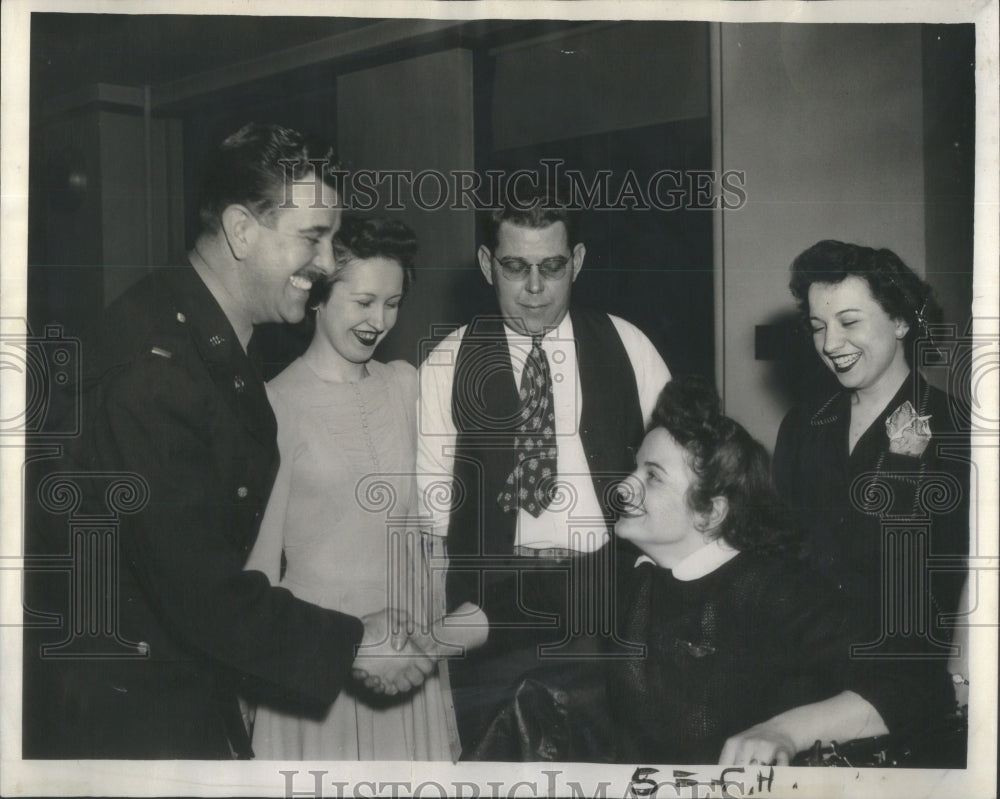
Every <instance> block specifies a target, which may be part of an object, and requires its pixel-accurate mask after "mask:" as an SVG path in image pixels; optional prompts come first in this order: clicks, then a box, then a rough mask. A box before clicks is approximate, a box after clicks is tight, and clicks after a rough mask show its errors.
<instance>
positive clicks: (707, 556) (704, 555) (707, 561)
mask: <svg viewBox="0 0 1000 799" xmlns="http://www.w3.org/2000/svg"><path fill="white" fill-rule="evenodd" d="M738 554H740V551H739V550H738V549H733V548H732V547H731V546H729V544H727V543H726V542H725V541H723V540H722V539H721V538H716V539H713V540H712V541H709V542H708V543H707V544H705V545H704V546H701V547H698V549H696V550H695V551H694V552H692V553H691V554H690V555H688V556H687V557H685V558H684V559H683V560H681V562H680V563H678V564H677V565H676V566H674V568H673V569H671V570H670V571H671V573H672V574H673V576H674V579H676V580H681V581H683V582H689V581H691V580H697V579H699V578H701V577H704V576H705V575H707V574H711V573H712V572H714V571H715V570H716V569H718V568H719V567H720V566H722V565H723V564H724V563H728V562H729V561H731V560H732V559H733V558H735V557H736V556H737V555H738ZM643 563H652V564H653V565H654V566H655V565H656V561H654V560H653V559H652V558H651V557H649V555H640V556H639V557H638V558H636V561H635V565H636V566H637V567H638V566H641V565H642V564H643Z"/></svg>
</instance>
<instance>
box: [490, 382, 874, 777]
mask: <svg viewBox="0 0 1000 799" xmlns="http://www.w3.org/2000/svg"><path fill="white" fill-rule="evenodd" d="M636 461H637V465H636V470H635V472H633V474H632V475H631V476H630V477H629V478H628V479H627V480H626V481H625V482H624V483H623V484H622V492H621V493H622V511H623V512H622V515H621V517H620V518H619V520H618V522H617V524H616V526H615V532H616V534H617V537H618V538H619V539H624V540H625V541H626V542H630V543H631V544H634V545H635V547H637V548H638V551H636V550H634V549H631V548H630V547H629V546H628V544H624V543H622V542H621V541H619V542H618V546H619V555H618V557H617V563H618V570H619V577H618V586H619V593H618V610H619V619H620V621H619V625H618V633H619V638H620V639H623V640H625V641H629V642H633V643H636V644H641V645H643V646H644V648H645V652H644V654H643V655H641V656H638V657H636V656H633V657H628V658H620V657H616V658H613V659H611V658H609V659H606V660H603V661H601V662H599V663H591V664H590V665H589V674H587V673H581V670H577V671H576V672H575V673H573V674H570V673H567V672H566V671H563V672H562V673H559V672H558V671H557V670H556V669H552V670H550V671H549V672H548V673H547V674H534V675H532V679H531V680H530V681H528V682H526V683H525V685H524V689H525V690H524V691H522V692H520V693H519V696H518V697H517V698H516V700H515V702H516V703H518V704H517V706H515V707H508V708H506V709H505V710H504V712H503V713H502V714H501V716H500V717H498V718H497V719H496V721H495V723H494V725H493V727H492V728H491V730H490V733H489V734H488V735H487V738H486V740H487V741H488V742H489V745H490V746H491V747H492V750H493V751H482V750H481V751H480V752H478V753H477V756H478V757H483V758H489V757H490V756H494V757H496V756H499V757H501V758H503V759H510V758H511V757H512V756H513V755H515V754H516V753H515V752H514V748H513V747H511V746H510V738H511V736H513V737H515V738H520V746H521V752H520V754H521V755H522V756H524V757H526V758H530V759H538V758H539V757H541V758H543V759H552V760H566V759H574V760H577V759H583V760H612V761H617V762H643V763H682V764H704V763H716V762H722V763H737V764H739V763H753V762H759V763H781V764H784V763H788V762H789V760H790V759H791V758H792V757H793V756H794V755H795V754H796V753H798V752H799V751H802V750H804V749H808V748H809V747H811V746H813V744H814V743H815V741H817V740H821V741H824V742H828V741H830V740H833V739H835V740H837V741H845V740H850V739H853V738H858V737H865V736H871V735H879V734H882V733H884V732H885V726H884V725H883V723H882V720H881V718H880V717H879V714H878V713H877V712H876V710H875V709H874V708H873V707H872V705H871V704H870V703H869V702H868V701H866V699H864V698H863V697H864V696H865V695H866V694H867V692H868V690H869V689H868V686H867V685H865V680H864V678H863V675H860V674H855V673H854V671H853V668H852V665H851V663H850V661H849V658H848V645H849V642H850V640H851V635H850V631H849V629H848V627H847V624H846V623H845V619H844V617H843V616H842V614H840V613H839V608H838V605H837V603H836V601H835V600H834V599H833V598H832V595H831V593H830V592H829V591H827V590H825V589H824V586H823V584H822V582H821V581H820V580H819V579H817V576H816V575H815V574H813V573H811V572H809V571H808V570H807V569H804V568H803V567H802V566H801V564H800V563H799V562H797V561H796V560H795V559H793V558H792V557H790V556H789V555H788V552H789V550H790V549H791V548H792V546H793V543H794V542H793V540H792V538H791V537H790V535H789V534H788V532H787V530H786V528H785V527H784V525H783V524H782V521H781V513H780V505H779V502H778V500H777V497H776V496H775V494H774V492H773V489H772V488H771V485H770V478H769V461H768V457H767V453H766V451H765V450H764V447H763V446H762V445H761V444H759V443H758V442H757V441H755V440H754V439H753V438H751V436H750V435H749V433H747V432H746V430H744V429H743V428H742V427H741V426H740V425H739V424H737V423H736V422H734V421H733V420H732V419H730V418H728V417H726V416H724V415H723V414H722V413H721V411H720V409H719V400H718V397H717V395H716V393H715V391H714V389H712V388H711V386H710V385H708V384H707V383H706V382H704V381H703V380H701V379H700V378H693V377H692V378H677V379H675V380H673V381H672V382H670V383H668V384H667V385H666V387H665V388H664V389H663V392H662V393H661V394H660V398H659V400H658V402H657V405H656V408H655V410H654V411H653V415H652V420H651V422H650V426H649V428H648V430H647V433H646V437H645V439H644V440H643V442H642V446H641V448H640V449H639V452H638V455H637V458H636ZM629 550H631V557H629V556H628V555H626V554H625V553H626V552H628V551H629ZM637 555H638V557H637ZM595 683H597V684H600V688H599V689H596V690H595V688H594V685H595ZM540 694H541V695H543V696H542V698H541V699H540V698H539V695H540ZM540 718H541V720H539V719H540ZM546 724H548V725H549V728H548V729H544V728H545V725H546ZM525 730H529V731H532V732H531V733H530V734H529V735H527V736H526V735H525V733H524V731H525ZM579 730H590V731H592V732H593V733H594V734H593V735H591V736H590V738H589V739H586V740H585V739H584V738H583V737H581V735H580V733H579ZM526 738H531V739H532V740H531V741H529V742H528V745H530V747H531V749H530V751H525V750H526V746H525V739H526ZM542 739H544V742H545V746H539V745H538V743H537V742H538V741H539V740H542ZM505 746H506V751H504V747H505Z"/></svg>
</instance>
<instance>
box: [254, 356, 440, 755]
mask: <svg viewBox="0 0 1000 799" xmlns="http://www.w3.org/2000/svg"><path fill="white" fill-rule="evenodd" d="M368 369H369V375H368V377H366V378H365V379H363V380H361V381H359V382H357V383H336V382H327V381H324V380H322V379H321V378H320V377H319V376H318V375H316V373H315V372H313V370H312V369H311V368H310V367H309V366H308V365H307V364H306V363H305V362H304V361H303V360H302V359H301V358H300V359H299V360H297V361H295V362H293V363H292V364H291V365H290V366H289V367H288V368H287V369H286V370H285V371H283V372H282V373H281V374H280V375H278V376H277V377H276V378H274V380H272V381H271V382H270V383H269V384H268V385H267V393H268V397H269V398H270V400H271V405H272V407H273V408H274V414H275V416H276V417H277V420H278V447H279V450H280V452H281V466H280V469H279V471H278V475H277V478H276V481H275V485H274V488H273V490H272V494H271V497H270V500H269V502H268V506H267V510H266V512H265V514H264V519H263V522H262V524H261V530H260V535H259V536H258V539H257V542H256V545H255V547H254V549H253V552H252V553H251V554H250V558H249V560H248V561H247V565H246V568H247V569H257V570H259V571H262V572H264V573H265V574H267V576H268V578H269V579H270V580H271V583H272V584H277V585H281V586H282V587H284V588H287V589H288V590H290V591H291V592H292V593H293V594H295V596H297V597H299V598H300V599H304V600H306V601H309V602H314V603H316V604H318V605H321V606H323V607H326V608H331V609H334V610H339V611H341V612H343V613H349V614H352V615H355V616H364V615H365V614H368V613H373V612H376V611H380V610H382V609H383V608H385V607H386V606H387V605H392V606H395V607H407V608H408V609H409V610H410V612H411V614H413V615H414V616H417V615H420V614H424V615H426V613H427V611H426V602H422V601H421V599H420V595H421V593H422V590H421V589H422V588H423V587H424V586H426V584H427V577H426V569H425V568H424V564H422V562H421V561H422V558H421V553H422V546H421V544H420V538H419V532H417V529H416V524H415V519H414V517H413V509H414V508H415V507H416V505H415V495H416V483H415V479H414V465H415V437H416V392H417V378H416V370H415V369H414V368H413V367H412V366H410V365H409V364H407V363H405V362H403V361H394V362H392V363H389V364H381V363H377V362H369V364H368ZM282 550H284V553H285V558H286V562H287V566H286V570H285V574H284V576H282V577H280V579H279V574H280V569H281V552H282ZM415 606H416V607H415ZM449 714H452V715H451V716H450V715H449ZM453 731H454V724H453V711H451V710H450V697H448V696H447V693H446V691H445V689H444V688H443V686H442V682H441V679H440V678H439V677H438V676H437V674H435V675H432V676H431V677H430V678H428V680H427V681H426V682H425V683H424V686H423V688H421V689H417V691H415V692H414V693H412V694H409V695H407V696H404V697H384V696H372V695H371V694H368V693H366V692H365V690H364V689H363V688H360V687H356V686H354V685H353V684H352V685H349V686H348V687H347V688H346V689H345V690H344V691H343V692H342V693H341V694H340V696H338V697H337V700H336V701H335V702H334V704H333V705H332V706H331V708H330V710H329V712H328V713H327V714H326V715H325V716H323V717H322V718H305V717H302V716H300V715H294V714H291V713H288V712H284V711H282V710H279V709H277V708H274V707H270V706H268V705H260V706H258V708H257V714H256V719H255V721H254V730H253V749H254V753H255V754H256V757H257V758H258V759H264V760H450V759H452V748H451V747H452V743H451V741H452V738H453Z"/></svg>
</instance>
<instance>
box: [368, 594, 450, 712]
mask: <svg viewBox="0 0 1000 799" xmlns="http://www.w3.org/2000/svg"><path fill="white" fill-rule="evenodd" d="M361 622H362V623H363V624H364V626H365V633H364V637H363V638H362V639H361V644H360V645H359V646H358V650H357V654H356V656H355V658H354V667H353V670H352V674H353V675H354V678H355V679H357V680H359V681H360V682H363V683H364V685H365V687H366V688H368V689H369V690H370V691H375V692H377V693H384V694H388V695H389V696H394V695H395V694H397V693H407V692H409V691H412V690H413V689H414V688H416V687H417V686H419V685H421V684H422V683H423V681H424V679H425V678H426V677H427V676H428V675H429V674H430V673H431V672H432V671H433V670H434V661H433V660H431V659H430V658H429V657H427V655H425V654H424V653H423V652H421V651H420V649H418V648H417V647H416V646H414V645H413V643H412V642H410V641H409V640H408V637H407V630H408V629H409V628H410V627H411V626H412V625H411V622H410V617H409V615H408V614H407V613H405V612H404V611H400V610H396V609H394V608H387V609H386V610H383V611H379V612H378V613H372V614H369V615H368V616H364V617H362V619H361Z"/></svg>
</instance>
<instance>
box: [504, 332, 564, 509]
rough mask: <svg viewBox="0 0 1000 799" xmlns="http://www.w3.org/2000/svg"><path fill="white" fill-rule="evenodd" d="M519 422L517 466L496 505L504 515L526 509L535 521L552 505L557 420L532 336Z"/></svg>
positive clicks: (544, 362)
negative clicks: (518, 509)
mask: <svg viewBox="0 0 1000 799" xmlns="http://www.w3.org/2000/svg"><path fill="white" fill-rule="evenodd" d="M519 398H520V401H521V410H520V422H519V423H518V426H517V432H516V434H515V436H514V447H515V449H516V451H517V465H516V466H515V467H514V469H513V471H512V472H511V473H510V475H508V477H507V482H506V483H505V484H504V487H503V490H502V491H501V492H500V495H499V496H498V497H497V502H498V503H499V504H500V507H501V508H503V510H504V512H505V513H509V512H510V511H512V510H515V509H516V508H518V507H522V508H524V509H525V510H526V511H528V513H530V514H531V515H532V516H534V517H535V518H538V516H539V515H540V514H541V512H542V511H543V510H545V509H546V508H547V507H548V506H549V505H550V504H551V503H552V499H553V492H554V489H555V481H556V416H555V404H554V402H553V401H552V373H551V372H549V362H548V359H547V358H546V357H545V352H544V350H542V337H541V336H532V338H531V353H530V354H529V355H528V360H527V361H526V362H525V364H524V371H523V372H522V373H521V389H520V391H519Z"/></svg>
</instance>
